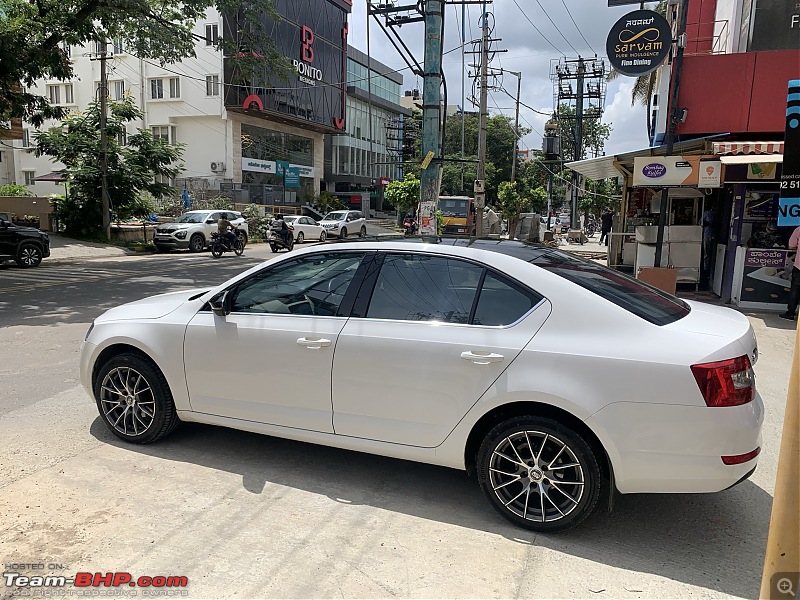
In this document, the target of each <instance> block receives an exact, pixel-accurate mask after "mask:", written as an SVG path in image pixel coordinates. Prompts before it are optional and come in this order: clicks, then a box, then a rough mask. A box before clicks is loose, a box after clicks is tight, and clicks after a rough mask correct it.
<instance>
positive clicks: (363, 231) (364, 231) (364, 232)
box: [358, 225, 367, 238]
mask: <svg viewBox="0 0 800 600" xmlns="http://www.w3.org/2000/svg"><path fill="white" fill-rule="evenodd" d="M358 237H361V238H364V237H367V228H366V227H365V226H364V225H362V226H361V231H359V232H358Z"/></svg>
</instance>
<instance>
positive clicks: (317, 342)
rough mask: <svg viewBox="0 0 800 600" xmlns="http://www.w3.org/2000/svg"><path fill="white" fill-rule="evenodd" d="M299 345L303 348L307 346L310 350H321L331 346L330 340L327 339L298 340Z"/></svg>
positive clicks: (303, 338)
mask: <svg viewBox="0 0 800 600" xmlns="http://www.w3.org/2000/svg"><path fill="white" fill-rule="evenodd" d="M297 343H298V344H300V345H301V346H305V347H306V348H308V349H309V350H319V349H320V348H322V347H327V346H330V345H331V341H330V340H326V339H325V338H305V337H302V338H298V340H297Z"/></svg>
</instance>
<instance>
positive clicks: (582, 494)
mask: <svg viewBox="0 0 800 600" xmlns="http://www.w3.org/2000/svg"><path fill="white" fill-rule="evenodd" d="M476 464H477V467H478V483H479V484H480V486H481V489H482V490H483V492H484V494H486V497H487V498H488V500H489V503H490V504H491V505H492V507H494V509H495V510H496V511H497V512H499V513H500V514H501V515H502V516H503V517H505V518H506V519H508V520H509V521H511V522H512V523H514V524H515V525H518V526H520V527H524V528H526V529H530V530H532V531H536V532H539V533H557V532H559V531H566V530H567V529H571V528H572V527H575V526H576V525H578V523H580V522H581V521H583V520H584V519H585V518H586V517H588V516H589V515H590V514H591V513H592V511H593V510H594V509H595V507H596V506H597V503H598V500H599V498H600V492H601V487H602V485H603V479H602V475H601V473H600V465H599V463H598V460H597V457H596V456H595V453H594V451H593V450H592V448H591V447H590V446H589V444H587V443H586V441H585V440H584V439H583V438H582V437H581V436H580V435H579V434H578V433H576V432H575V431H573V430H571V429H570V428H568V427H566V426H564V425H562V424H561V423H559V422H558V421H554V420H552V419H548V418H544V417H535V416H526V417H515V418H513V419H509V420H507V421H503V422H502V423H500V424H498V425H497V426H495V427H494V428H492V430H491V431H489V433H488V434H487V435H486V437H485V438H484V440H483V443H482V444H481V447H480V450H479V451H478V456H477V462H476ZM542 515H544V517H542Z"/></svg>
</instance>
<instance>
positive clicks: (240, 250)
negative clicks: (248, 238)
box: [233, 239, 244, 256]
mask: <svg viewBox="0 0 800 600" xmlns="http://www.w3.org/2000/svg"><path fill="white" fill-rule="evenodd" d="M233 253H234V254H235V255H236V256H241V255H242V254H244V244H243V243H242V240H241V239H237V240H236V241H235V242H234V243H233Z"/></svg>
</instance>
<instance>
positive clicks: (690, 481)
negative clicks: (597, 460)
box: [586, 394, 764, 494]
mask: <svg viewBox="0 0 800 600" xmlns="http://www.w3.org/2000/svg"><path fill="white" fill-rule="evenodd" d="M763 421H764V403H763V402H762V400H761V396H759V395H758V394H756V397H755V399H754V400H753V401H752V402H749V403H747V404H744V405H742V406H731V407H725V408H711V407H706V406H682V405H673V404H647V403H637V402H616V403H614V404H610V405H608V406H606V407H605V408H603V409H601V410H600V411H598V412H597V413H595V414H594V415H592V417H590V418H589V419H588V420H587V422H586V423H587V425H589V427H591V428H592V429H593V430H594V431H596V432H597V433H598V435H600V437H601V438H602V439H603V441H604V445H605V446H606V450H607V452H608V454H609V457H610V458H611V462H612V464H613V466H614V478H615V482H616V485H617V489H618V490H619V491H620V492H622V493H623V494H633V493H701V492H719V491H721V490H724V489H727V488H729V487H731V486H732V485H735V484H736V483H738V482H739V481H741V480H742V479H743V478H745V477H746V476H747V475H749V474H750V473H751V472H752V471H753V470H754V469H755V466H756V464H757V462H758V457H755V458H753V459H751V460H748V461H747V462H744V463H741V464H737V465H726V464H724V463H723V462H722V457H723V456H735V455H740V454H745V453H747V452H750V451H752V450H755V449H756V448H759V447H761V425H762V423H763Z"/></svg>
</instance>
